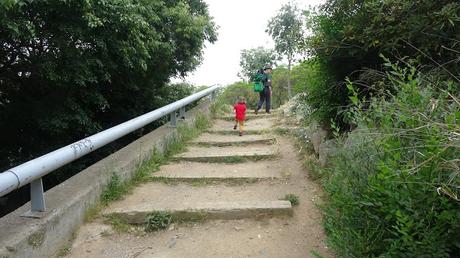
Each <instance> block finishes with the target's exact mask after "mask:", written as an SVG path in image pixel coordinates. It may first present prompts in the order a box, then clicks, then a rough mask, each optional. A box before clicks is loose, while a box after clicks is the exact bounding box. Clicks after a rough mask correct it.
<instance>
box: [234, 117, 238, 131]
mask: <svg viewBox="0 0 460 258" xmlns="http://www.w3.org/2000/svg"><path fill="white" fill-rule="evenodd" d="M237 125H238V120H236V119H235V126H233V130H236V126H237Z"/></svg>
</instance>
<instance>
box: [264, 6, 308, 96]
mask: <svg viewBox="0 0 460 258" xmlns="http://www.w3.org/2000/svg"><path fill="white" fill-rule="evenodd" d="M266 32H267V33H268V34H269V35H270V36H271V37H272V38H273V40H274V41H275V50H276V52H278V54H279V55H281V56H285V57H286V59H287V61H288V78H287V84H288V95H289V97H291V96H292V87H291V68H292V63H293V61H294V56H295V55H296V54H297V53H298V52H299V50H300V49H301V48H302V46H303V45H304V44H303V41H304V34H305V33H304V26H303V14H302V13H301V12H300V10H299V9H298V7H297V5H296V4H295V3H293V2H289V3H287V4H285V5H283V6H282V7H281V9H280V10H279V11H278V14H277V15H276V16H275V17H273V18H272V19H270V21H269V23H268V29H267V31H266Z"/></svg>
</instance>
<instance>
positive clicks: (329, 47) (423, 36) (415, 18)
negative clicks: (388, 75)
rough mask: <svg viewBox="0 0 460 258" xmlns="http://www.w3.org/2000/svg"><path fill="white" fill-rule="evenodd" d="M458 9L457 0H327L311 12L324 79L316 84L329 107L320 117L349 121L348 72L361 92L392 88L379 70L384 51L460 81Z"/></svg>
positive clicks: (314, 50)
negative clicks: (319, 84) (459, 76)
mask: <svg viewBox="0 0 460 258" xmlns="http://www.w3.org/2000/svg"><path fill="white" fill-rule="evenodd" d="M459 13H460V3H458V2H457V1H450V0H444V1H429V0H422V1H416V2H413V1H398V0H389V1H379V0H370V1H351V0H329V1H327V2H326V3H325V4H324V5H323V6H321V8H320V9H319V11H317V12H309V14H310V15H309V17H308V19H307V24H308V25H309V27H310V29H311V30H312V36H310V37H309V38H308V43H307V46H308V49H309V52H310V55H312V56H314V60H315V62H318V65H319V66H320V67H321V68H320V69H321V70H322V72H323V73H325V75H326V77H325V79H327V80H325V81H324V83H323V85H322V86H321V87H322V90H321V89H320V88H316V89H315V90H316V91H317V92H323V93H325V94H326V95H324V96H323V97H322V100H323V101H322V105H321V106H323V107H325V108H326V109H327V110H329V111H327V110H325V112H321V113H324V115H320V116H319V117H320V118H322V122H326V123H327V122H329V120H330V119H331V118H333V117H334V116H336V118H335V119H336V120H337V121H338V123H339V124H340V125H341V126H342V127H344V125H346V124H348V123H349V121H346V118H345V117H344V115H345V113H346V112H344V111H346V110H347V107H348V106H349V105H350V104H352V101H351V99H349V98H348V90H347V87H346V85H347V84H346V82H345V78H347V77H348V78H349V79H350V81H352V82H355V87H356V92H357V93H358V95H357V96H358V97H359V98H369V97H371V96H375V95H384V94H386V92H387V91H392V88H391V86H390V85H388V84H385V83H383V79H384V78H385V74H383V73H381V72H380V71H381V70H382V68H384V63H385V60H384V59H382V58H380V55H382V54H383V55H384V56H386V57H388V58H390V59H392V60H401V61H402V62H407V60H409V59H412V60H415V61H416V63H418V64H420V65H422V66H423V71H425V72H427V73H428V72H431V73H433V72H435V73H438V74H440V75H442V76H444V77H447V78H452V79H453V80H455V81H457V82H458V81H460V80H459V78H458V76H457V74H458V73H459V71H460V67H459V62H458V59H457V58H458V42H459V40H460V18H459V17H460V16H459ZM369 17H371V18H369ZM331 92H332V93H331ZM312 99H316V98H312ZM313 104H318V103H313ZM334 112H335V115H334Z"/></svg>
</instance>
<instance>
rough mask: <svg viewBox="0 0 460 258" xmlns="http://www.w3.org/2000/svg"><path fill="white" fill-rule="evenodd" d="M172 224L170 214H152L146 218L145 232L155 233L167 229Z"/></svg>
mask: <svg viewBox="0 0 460 258" xmlns="http://www.w3.org/2000/svg"><path fill="white" fill-rule="evenodd" d="M171 222H172V215H171V214H170V213H169V212H152V213H149V214H148V215H147V216H146V217H145V227H144V229H145V231H146V232H155V231H159V230H162V229H166V228H167V227H168V226H169V225H170V224H171Z"/></svg>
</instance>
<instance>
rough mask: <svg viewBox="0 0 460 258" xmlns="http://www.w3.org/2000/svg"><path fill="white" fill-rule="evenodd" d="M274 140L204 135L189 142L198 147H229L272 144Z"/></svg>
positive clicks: (272, 137) (265, 136)
mask: <svg viewBox="0 0 460 258" xmlns="http://www.w3.org/2000/svg"><path fill="white" fill-rule="evenodd" d="M275 141H276V138H275V137H274V136H271V135H244V136H242V137H240V136H238V135H237V134H234V135H221V134H210V133H204V134H202V135H200V136H199V137H198V138H197V139H195V140H193V141H192V142H190V143H191V144H194V145H200V146H219V147H223V146H231V145H249V144H273V143H275Z"/></svg>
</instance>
